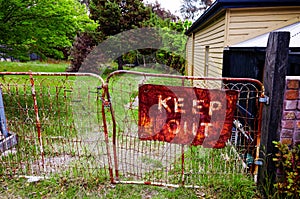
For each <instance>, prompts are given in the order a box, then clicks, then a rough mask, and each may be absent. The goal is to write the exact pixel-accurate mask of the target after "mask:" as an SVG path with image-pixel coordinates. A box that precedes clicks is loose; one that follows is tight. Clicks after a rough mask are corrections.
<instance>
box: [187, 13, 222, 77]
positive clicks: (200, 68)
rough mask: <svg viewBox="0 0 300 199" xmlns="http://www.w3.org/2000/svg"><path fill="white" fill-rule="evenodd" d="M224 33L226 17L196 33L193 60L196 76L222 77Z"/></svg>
mask: <svg viewBox="0 0 300 199" xmlns="http://www.w3.org/2000/svg"><path fill="white" fill-rule="evenodd" d="M224 31H225V16H224V15H222V16H220V17H219V18H215V20H213V21H212V22H211V23H208V24H207V25H206V26H205V27H203V28H202V29H201V31H198V32H196V33H195V39H194V40H195V41H194V60H193V63H194V71H193V74H194V75H195V76H218V77H219V76H221V75H222V63H223V49H224V39H225V37H224ZM207 49H208V50H207Z"/></svg>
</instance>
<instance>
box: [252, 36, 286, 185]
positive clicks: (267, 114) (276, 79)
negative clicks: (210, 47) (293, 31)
mask: <svg viewBox="0 0 300 199" xmlns="http://www.w3.org/2000/svg"><path fill="white" fill-rule="evenodd" d="M289 42H290V32H271V33H270V35H269V39H268V45H267V49H266V59H265V66H264V76H263V84H264V87H265V95H266V96H268V97H269V103H268V104H266V105H265V106H264V108H263V113H262V128H261V144H260V146H261V148H260V149H261V151H262V152H261V157H262V158H264V159H265V160H266V161H265V163H264V165H263V166H262V167H261V168H260V171H259V179H258V180H259V181H258V183H259V184H260V185H262V184H264V183H265V178H266V177H268V178H271V182H274V180H275V176H276V168H275V164H274V162H273V161H272V159H273V157H274V155H275V153H276V149H275V147H274V144H273V143H272V142H273V141H279V131H280V128H281V127H280V125H281V117H282V111H283V99H284V89H285V78H286V74H287V68H288V55H289Z"/></svg>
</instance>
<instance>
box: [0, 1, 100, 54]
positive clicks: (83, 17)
mask: <svg viewBox="0 0 300 199" xmlns="http://www.w3.org/2000/svg"><path fill="white" fill-rule="evenodd" d="M96 27H97V25H96V23H94V22H93V21H92V20H90V19H89V17H88V15H87V10H86V8H85V6H84V5H81V4H80V3H79V2H78V0H43V1H33V0H0V47H1V50H0V51H1V53H2V55H4V56H13V57H15V58H17V59H20V60H27V59H29V54H30V53H33V52H34V53H36V54H38V55H39V56H41V57H44V58H46V57H52V58H56V59H62V58H64V53H63V52H64V51H66V49H68V48H70V47H71V46H72V42H73V40H74V37H75V36H76V33H77V32H78V31H91V30H94V29H95V28H96Z"/></svg>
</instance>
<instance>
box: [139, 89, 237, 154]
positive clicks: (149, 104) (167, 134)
mask: <svg viewBox="0 0 300 199" xmlns="http://www.w3.org/2000/svg"><path fill="white" fill-rule="evenodd" d="M237 99H238V92H237V91H234V90H218V89H200V88H193V87H180V86H162V85H152V84H146V85H142V86H140V87H139V131H138V133H139V138H140V139H141V140H155V141H163V142H170V143H175V144H185V145H187V144H191V145H195V146H197V145H203V146H204V147H209V148H223V147H224V146H225V143H226V141H227V140H228V139H229V138H230V136H231V130H232V124H233V117H234V112H235V109H236V102H237Z"/></svg>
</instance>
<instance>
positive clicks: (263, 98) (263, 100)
mask: <svg viewBox="0 0 300 199" xmlns="http://www.w3.org/2000/svg"><path fill="white" fill-rule="evenodd" d="M269 100H270V98H269V97H268V96H264V97H260V98H259V102H261V103H265V104H266V105H269Z"/></svg>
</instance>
